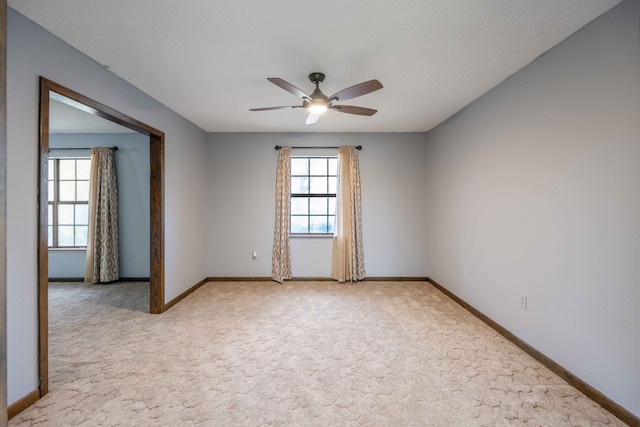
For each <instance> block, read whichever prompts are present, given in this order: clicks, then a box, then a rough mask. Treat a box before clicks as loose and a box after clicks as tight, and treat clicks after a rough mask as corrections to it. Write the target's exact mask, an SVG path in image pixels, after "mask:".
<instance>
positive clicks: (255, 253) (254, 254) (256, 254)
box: [251, 251, 258, 259]
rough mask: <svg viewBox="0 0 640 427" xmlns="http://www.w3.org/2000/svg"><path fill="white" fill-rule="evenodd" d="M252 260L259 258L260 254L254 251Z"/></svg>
mask: <svg viewBox="0 0 640 427" xmlns="http://www.w3.org/2000/svg"><path fill="white" fill-rule="evenodd" d="M251 258H253V259H256V258H258V252H256V251H253V252H252V253H251Z"/></svg>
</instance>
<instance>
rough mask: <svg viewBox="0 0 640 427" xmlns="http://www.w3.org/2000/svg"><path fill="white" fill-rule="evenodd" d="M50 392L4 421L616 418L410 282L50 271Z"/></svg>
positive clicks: (345, 422)
mask: <svg viewBox="0 0 640 427" xmlns="http://www.w3.org/2000/svg"><path fill="white" fill-rule="evenodd" d="M49 304H50V308H49V312H50V337H49V339H50V362H49V366H50V368H49V369H50V383H49V386H50V392H49V394H48V395H46V396H45V397H44V398H42V399H41V400H39V401H38V402H37V403H36V404H34V405H33V406H32V407H30V408H29V409H27V410H25V411H24V412H22V413H21V414H19V415H18V416H16V417H15V418H14V419H13V420H11V421H10V422H9V425H10V426H65V427H67V426H76V425H80V426H138V427H140V426H154V427H155V426H171V427H176V426H259V425H260V426H261V425H272V426H447V427H448V426H536V427H537V426H554V427H555V426H622V425H624V424H623V423H622V422H621V421H620V420H618V419H617V418H615V417H614V416H613V415H611V414H609V413H608V412H607V411H605V410H604V409H602V408H601V407H600V406H598V405H597V404H595V403H594V402H592V401H591V400H589V399H588V398H586V397H585V396H584V395H582V394H581V393H580V392H578V391H577V390H575V389H574V388H572V387H571V386H569V385H567V384H566V383H565V382H564V381H563V380H561V379H560V378H559V377H557V376H556V375H554V374H553V373H551V372H550V371H549V370H547V369H546V368H544V367H543V366H541V365H540V364H539V363H538V362H536V361H535V360H533V359H532V358H531V357H529V356H528V355H526V354H525V353H523V352H522V351H521V350H519V349H518V348H517V347H515V346H514V345H512V344H511V343H510V342H508V341H506V340H505V339H504V338H503V337H501V336H500V335H498V334H497V333H496V332H494V331H493V330H492V329H490V328H489V327H488V326H486V325H485V324H484V323H482V322H480V321H479V320H477V319H476V318H475V317H473V316H472V315H471V314H469V313H468V312H466V311H465V310H464V309H462V308H461V307H459V306H458V305H457V304H455V303H454V302H453V301H451V300H450V299H449V298H447V297H446V296H444V295H443V294H441V293H440V292H439V291H437V290H436V289H434V288H433V287H432V286H431V285H429V284H428V283H426V282H364V283H359V284H355V285H340V284H337V283H334V282H290V283H285V284H284V285H280V284H276V283H272V282H212V283H208V284H206V285H204V286H202V287H201V288H200V289H198V290H197V291H195V292H194V293H193V294H191V295H190V296H189V297H187V298H186V299H184V300H183V301H181V302H180V303H178V304H177V305H175V306H174V307H173V308H171V309H170V310H169V311H168V312H166V313H164V314H162V315H150V314H147V313H145V312H143V311H145V310H147V309H148V284H145V283H142V284H141V283H128V284H117V285H107V286H105V285H102V286H95V285H94V286H90V285H83V284H79V283H55V284H51V285H50V300H49Z"/></svg>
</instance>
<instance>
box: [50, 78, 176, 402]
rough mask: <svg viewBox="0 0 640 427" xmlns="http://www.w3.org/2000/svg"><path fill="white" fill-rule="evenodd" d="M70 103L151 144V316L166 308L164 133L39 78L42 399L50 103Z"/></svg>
mask: <svg viewBox="0 0 640 427" xmlns="http://www.w3.org/2000/svg"><path fill="white" fill-rule="evenodd" d="M52 92H54V93H57V94H60V95H63V96H64V97H66V98H68V99H70V100H71V101H69V103H70V104H73V106H74V107H76V108H80V109H82V110H84V111H86V112H88V113H91V114H94V115H96V116H99V117H102V118H104V119H107V120H110V121H112V122H115V123H118V124H120V125H122V126H125V127H127V128H129V129H132V130H135V131H137V132H140V133H142V134H144V135H148V136H149V144H150V150H149V152H150V154H149V157H150V169H151V170H150V187H151V190H150V193H151V194H150V248H149V252H150V263H151V266H150V277H149V290H150V292H149V294H150V295H151V296H150V303H149V312H150V313H152V314H159V313H162V311H163V307H164V133H163V132H161V131H159V130H157V129H155V128H153V127H151V126H149V125H146V124H144V123H142V122H139V121H137V120H135V119H133V118H131V117H129V116H127V115H125V114H122V113H120V112H118V111H116V110H114V109H112V108H110V107H107V106H106V105H104V104H101V103H99V102H97V101H94V100H93V99H90V98H87V97H86V96H84V95H82V94H80V93H78V92H76V91H74V90H71V89H69V88H66V87H64V86H62V85H59V84H57V83H55V82H53V81H51V80H48V79H46V78H44V77H40V138H39V160H38V195H39V197H38V330H39V331H38V347H39V348H38V369H39V378H40V386H39V387H40V395H41V396H44V395H45V394H47V392H48V390H49V362H48V360H49V350H48V345H49V344H48V343H49V331H48V329H49V326H48V319H49V314H48V283H49V278H48V270H49V268H48V259H49V254H48V247H47V231H48V230H47V214H48V212H47V204H48V199H47V160H48V158H49V101H50V97H51V93H52Z"/></svg>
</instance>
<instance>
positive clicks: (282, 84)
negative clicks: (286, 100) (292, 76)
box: [267, 77, 311, 100]
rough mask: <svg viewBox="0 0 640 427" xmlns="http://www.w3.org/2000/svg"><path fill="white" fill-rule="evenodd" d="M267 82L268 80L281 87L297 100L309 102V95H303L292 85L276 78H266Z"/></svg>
mask: <svg viewBox="0 0 640 427" xmlns="http://www.w3.org/2000/svg"><path fill="white" fill-rule="evenodd" d="M267 80H269V81H270V82H271V83H273V84H274V85H276V86H279V87H281V88H282V89H284V90H286V91H287V92H289V93H292V94H294V95H295V96H297V97H298V98H302V99H308V100H311V98H309V95H307V94H306V93H304V92H303V91H301V90H300V89H298V88H297V87H295V86H294V85H292V84H291V83H289V82H288V81H286V80H282V79H281V78H278V77H268V78H267Z"/></svg>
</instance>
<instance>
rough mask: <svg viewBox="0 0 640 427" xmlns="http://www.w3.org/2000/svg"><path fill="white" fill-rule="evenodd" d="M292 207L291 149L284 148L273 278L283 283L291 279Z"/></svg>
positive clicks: (278, 176) (278, 175)
mask: <svg viewBox="0 0 640 427" xmlns="http://www.w3.org/2000/svg"><path fill="white" fill-rule="evenodd" d="M290 207H291V147H282V148H281V149H280V153H279V155H278V171H277V173H276V226H275V231H274V235H273V255H272V258H271V278H272V279H273V280H275V281H276V282H279V283H282V282H284V280H285V279H291V252H290V249H289V211H290Z"/></svg>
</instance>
